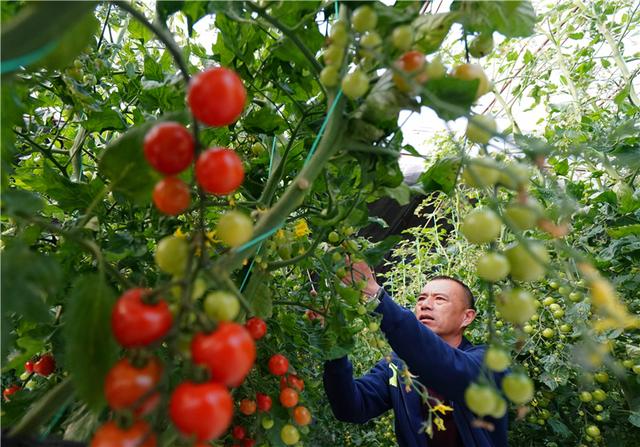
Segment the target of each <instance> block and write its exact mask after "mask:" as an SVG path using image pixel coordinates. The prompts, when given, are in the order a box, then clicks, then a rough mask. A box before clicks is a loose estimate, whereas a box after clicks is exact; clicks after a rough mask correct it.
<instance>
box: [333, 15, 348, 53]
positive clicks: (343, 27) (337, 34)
mask: <svg viewBox="0 0 640 447" xmlns="http://www.w3.org/2000/svg"><path fill="white" fill-rule="evenodd" d="M329 39H331V43H332V44H335V45H337V46H338V47H343V48H344V47H345V46H346V45H347V41H348V40H349V31H348V30H347V24H346V23H344V21H342V20H338V21H337V22H335V23H334V24H333V26H331V32H330V33H329Z"/></svg>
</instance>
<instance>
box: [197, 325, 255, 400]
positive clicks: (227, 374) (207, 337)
mask: <svg viewBox="0 0 640 447" xmlns="http://www.w3.org/2000/svg"><path fill="white" fill-rule="evenodd" d="M191 358H192V359H193V362H194V363H195V364H198V365H204V366H206V367H207V368H208V369H209V371H210V372H211V376H212V377H213V379H214V380H218V381H220V382H222V383H224V384H225V385H227V386H234V387H235V386H238V385H240V384H241V383H242V381H243V380H244V378H245V377H246V376H247V374H248V373H249V370H251V367H252V366H253V362H255V360H256V344H255V342H254V341H253V339H252V338H251V335H250V334H249V332H248V331H247V330H246V329H245V328H244V326H242V325H240V324H237V323H229V322H223V323H220V324H219V325H218V328H217V329H216V330H215V331H214V332H212V333H210V334H204V333H202V332H200V333H197V334H196V335H195V336H194V337H193V340H192V342H191Z"/></svg>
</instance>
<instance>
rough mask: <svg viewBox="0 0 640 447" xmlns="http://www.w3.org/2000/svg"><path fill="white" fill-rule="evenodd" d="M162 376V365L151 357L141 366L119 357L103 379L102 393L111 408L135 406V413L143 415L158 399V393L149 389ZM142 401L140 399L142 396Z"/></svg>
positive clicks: (149, 410)
mask: <svg viewBox="0 0 640 447" xmlns="http://www.w3.org/2000/svg"><path fill="white" fill-rule="evenodd" d="M161 376H162V365H160V362H159V361H158V360H157V359H156V358H152V359H151V360H149V361H148V362H147V364H146V365H144V366H143V367H141V368H136V367H135V366H133V365H132V364H131V363H130V362H129V360H128V359H127V358H124V359H120V360H118V362H117V363H116V364H115V365H113V366H112V367H111V369H110V370H109V372H108V373H107V376H106V377H105V381H104V394H105V397H106V399H107V403H108V404H109V406H110V407H111V408H112V409H113V410H122V409H125V408H130V407H133V406H134V405H136V404H137V406H136V415H138V416H143V415H145V414H148V413H150V412H151V411H153V409H154V407H155V406H156V405H157V404H158V403H159V401H160V393H158V392H154V393H151V391H152V390H153V389H154V388H155V387H156V386H157V385H158V382H160V378H161ZM145 395H146V396H147V397H145V398H144V401H141V399H142V398H143V396H145Z"/></svg>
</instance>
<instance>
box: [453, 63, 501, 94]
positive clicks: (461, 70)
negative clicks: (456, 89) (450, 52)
mask: <svg viewBox="0 0 640 447" xmlns="http://www.w3.org/2000/svg"><path fill="white" fill-rule="evenodd" d="M451 76H453V77H454V78H457V79H462V80H464V81H474V80H477V81H478V88H477V90H476V99H478V98H480V97H481V96H483V95H485V94H486V93H489V92H490V91H491V82H490V81H489V78H488V77H487V75H486V73H485V72H484V70H483V69H482V67H481V66H480V65H478V64H461V65H458V66H457V67H455V68H454V69H453V72H452V73H451Z"/></svg>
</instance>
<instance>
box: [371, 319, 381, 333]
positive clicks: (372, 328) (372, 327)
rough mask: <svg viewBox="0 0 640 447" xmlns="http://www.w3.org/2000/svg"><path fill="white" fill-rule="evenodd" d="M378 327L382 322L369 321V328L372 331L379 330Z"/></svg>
mask: <svg viewBox="0 0 640 447" xmlns="http://www.w3.org/2000/svg"><path fill="white" fill-rule="evenodd" d="M378 329H380V323H378V322H377V321H372V322H371V323H369V330H370V331H371V332H377V331H378Z"/></svg>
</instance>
